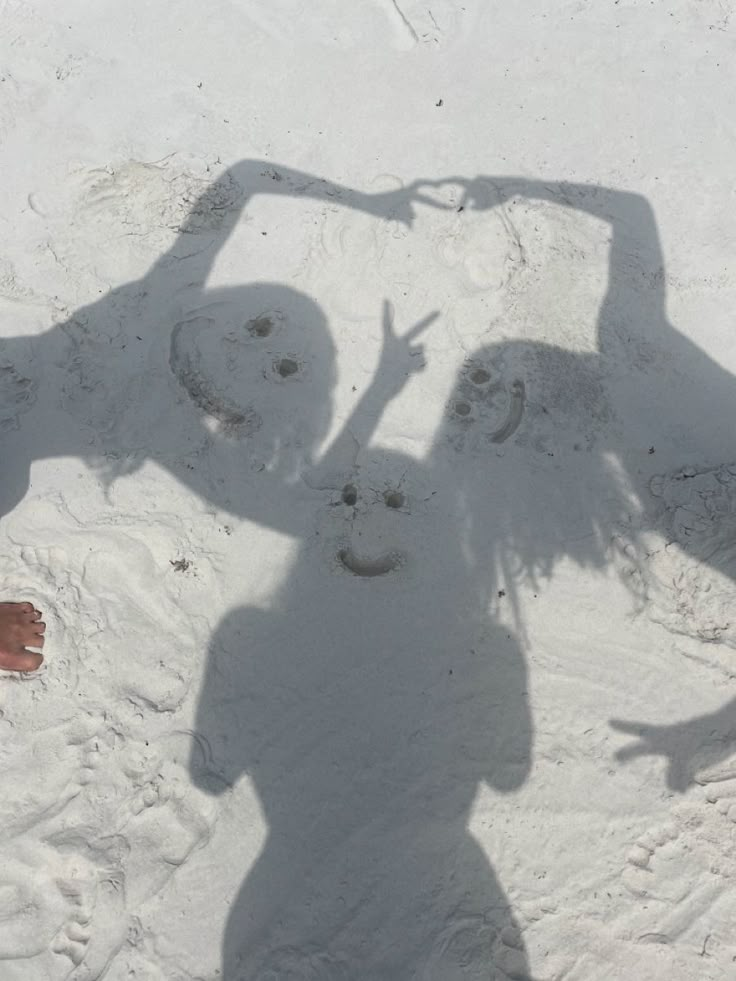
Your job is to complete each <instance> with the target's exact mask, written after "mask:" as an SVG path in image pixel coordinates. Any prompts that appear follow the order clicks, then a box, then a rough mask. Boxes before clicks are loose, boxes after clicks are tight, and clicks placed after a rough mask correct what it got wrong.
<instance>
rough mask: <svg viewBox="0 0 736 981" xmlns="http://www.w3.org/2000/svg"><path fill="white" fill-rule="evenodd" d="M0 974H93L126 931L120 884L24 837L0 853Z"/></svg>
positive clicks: (20, 979)
mask: <svg viewBox="0 0 736 981" xmlns="http://www.w3.org/2000/svg"><path fill="white" fill-rule="evenodd" d="M0 864H1V865H2V873H0V917H1V918H2V924H3V927H2V930H0V961H2V968H1V969H0V970H1V971H2V977H3V981H96V979H97V978H100V977H102V975H103V974H104V972H105V971H106V969H107V967H108V964H109V963H110V960H111V958H112V956H113V955H114V953H115V952H116V951H117V950H118V949H119V947H120V945H121V943H122V941H123V939H124V935H125V917H124V915H122V914H124V904H123V898H124V892H123V889H122V884H121V882H120V881H119V880H116V879H115V877H114V876H113V875H111V874H110V873H109V872H108V871H106V870H104V869H101V868H98V867H96V866H94V865H93V864H91V863H89V862H87V861H86V860H84V859H83V858H82V857H81V856H79V855H74V856H65V855H62V854H61V853H59V852H58V851H56V850H54V849H53V848H51V847H50V846H48V845H42V844H40V843H31V842H24V843H23V844H22V845H21V846H19V847H18V848H17V849H16V850H15V851H14V853H13V854H12V855H9V854H2V855H0Z"/></svg>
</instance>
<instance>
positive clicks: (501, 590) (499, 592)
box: [498, 589, 506, 599]
mask: <svg viewBox="0 0 736 981" xmlns="http://www.w3.org/2000/svg"><path fill="white" fill-rule="evenodd" d="M505 595H506V590H505V589H499V591H498V598H499V599H503V598H504V596H505Z"/></svg>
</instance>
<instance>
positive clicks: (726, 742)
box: [610, 698, 736, 794]
mask: <svg viewBox="0 0 736 981" xmlns="http://www.w3.org/2000/svg"><path fill="white" fill-rule="evenodd" d="M610 725H611V727H612V728H613V729H615V730H616V731H617V732H624V733H626V734H627V735H630V736H636V737H637V738H638V741H637V742H633V743H630V744H629V745H628V746H624V747H623V748H622V749H620V750H619V751H618V752H617V753H616V759H617V760H618V761H619V762H621V763H627V762H628V761H629V760H633V759H636V758H637V757H639V756H664V757H665V758H666V759H667V760H668V767H667V786H668V787H669V788H670V790H674V791H676V792H677V793H681V794H682V793H684V792H685V791H686V790H687V789H688V787H690V786H692V784H694V783H698V782H707V778H706V779H705V781H700V780H698V778H697V777H696V774H698V773H699V772H700V771H702V770H704V769H705V768H707V767H709V766H713V765H714V764H716V763H720V762H722V761H723V760H724V759H726V758H727V757H729V756H730V755H731V754H733V753H734V752H736V698H734V699H732V700H731V701H730V702H728V703H727V704H726V705H725V706H724V707H723V708H721V709H719V710H718V711H717V712H711V713H709V714H708V715H700V716H696V717H695V718H694V719H689V720H687V721H685V722H675V723H674V724H672V725H649V724H648V723H646V722H626V721H623V720H621V719H611V722H610ZM733 775H734V776H736V763H735V765H734V773H733ZM718 779H723V777H719V778H718Z"/></svg>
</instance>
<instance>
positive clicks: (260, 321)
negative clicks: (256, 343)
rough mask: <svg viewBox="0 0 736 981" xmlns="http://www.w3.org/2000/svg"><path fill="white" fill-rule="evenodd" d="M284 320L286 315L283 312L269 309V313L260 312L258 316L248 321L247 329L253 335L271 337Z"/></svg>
mask: <svg viewBox="0 0 736 981" xmlns="http://www.w3.org/2000/svg"><path fill="white" fill-rule="evenodd" d="M283 321H284V315H283V314H282V313H280V312H278V311H269V312H267V313H260V314H258V316H257V317H253V318H252V319H251V320H249V321H248V322H247V323H246V325H245V329H246V330H247V331H248V333H249V334H250V335H251V337H256V338H265V337H270V336H271V335H272V334H273V332H274V331H275V330H278V328H279V326H281V324H282V323H283Z"/></svg>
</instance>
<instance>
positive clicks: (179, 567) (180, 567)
mask: <svg viewBox="0 0 736 981" xmlns="http://www.w3.org/2000/svg"><path fill="white" fill-rule="evenodd" d="M191 564H192V563H191V562H190V561H189V559H169V565H171V566H173V569H174V572H186V571H187V569H188V568H189V566H190V565H191Z"/></svg>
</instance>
